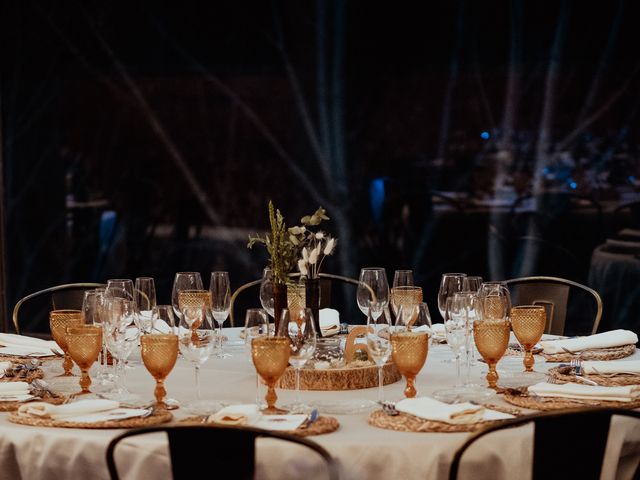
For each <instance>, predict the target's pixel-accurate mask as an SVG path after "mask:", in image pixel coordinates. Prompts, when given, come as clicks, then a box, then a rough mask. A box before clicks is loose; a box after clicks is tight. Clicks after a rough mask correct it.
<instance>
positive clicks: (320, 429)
mask: <svg viewBox="0 0 640 480" xmlns="http://www.w3.org/2000/svg"><path fill="white" fill-rule="evenodd" d="M207 418H208V417H207V416H202V415H200V416H196V417H188V418H184V419H182V420H179V421H178V422H177V423H179V424H181V425H185V424H186V425H218V424H217V423H215V422H208V421H207ZM222 426H224V425H222ZM339 427H340V422H338V419H337V418H335V417H328V416H324V415H321V416H319V417H318V419H317V420H316V421H315V422H313V423H312V424H311V425H310V426H308V427H307V428H296V429H295V430H287V431H283V432H282V433H288V434H291V435H297V436H298V437H309V436H312V435H323V434H325V433H331V432H335V431H336V430H337V429H338V428H339Z"/></svg>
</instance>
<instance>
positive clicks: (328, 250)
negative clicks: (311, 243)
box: [322, 238, 336, 255]
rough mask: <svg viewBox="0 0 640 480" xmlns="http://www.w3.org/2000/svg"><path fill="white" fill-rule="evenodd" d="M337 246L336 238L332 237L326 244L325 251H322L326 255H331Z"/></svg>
mask: <svg viewBox="0 0 640 480" xmlns="http://www.w3.org/2000/svg"><path fill="white" fill-rule="evenodd" d="M335 246H336V239H335V238H330V239H329V241H328V242H327V244H326V245H325V247H324V251H323V252H322V253H324V254H325V255H331V254H332V253H333V249H334V248H335Z"/></svg>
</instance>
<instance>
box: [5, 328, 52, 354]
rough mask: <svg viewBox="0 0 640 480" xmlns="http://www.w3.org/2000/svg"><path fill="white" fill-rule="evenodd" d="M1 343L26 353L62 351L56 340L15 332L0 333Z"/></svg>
mask: <svg viewBox="0 0 640 480" xmlns="http://www.w3.org/2000/svg"><path fill="white" fill-rule="evenodd" d="M0 345H3V346H4V347H8V348H12V349H16V351H22V352H26V353H44V354H47V355H52V354H53V353H52V352H51V350H55V351H57V352H59V353H62V351H61V350H60V347H58V344H57V343H56V342H53V341H51V340H42V339H41V338H34V337H26V336H24V335H15V334H13V333H0Z"/></svg>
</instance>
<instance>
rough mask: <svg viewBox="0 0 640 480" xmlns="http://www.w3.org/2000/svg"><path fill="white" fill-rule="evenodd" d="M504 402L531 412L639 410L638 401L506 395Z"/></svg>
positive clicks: (639, 404)
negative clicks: (585, 409) (608, 409)
mask: <svg viewBox="0 0 640 480" xmlns="http://www.w3.org/2000/svg"><path fill="white" fill-rule="evenodd" d="M503 398H504V400H505V401H506V402H508V403H510V404H511V405H516V406H518V407H522V408H528V409H531V410H562V409H566V408H581V407H582V408H584V407H607V408H628V409H635V408H640V400H635V401H632V402H606V401H601V400H578V399H573V398H553V397H537V396H529V395H513V394H509V393H506V394H504V396H503Z"/></svg>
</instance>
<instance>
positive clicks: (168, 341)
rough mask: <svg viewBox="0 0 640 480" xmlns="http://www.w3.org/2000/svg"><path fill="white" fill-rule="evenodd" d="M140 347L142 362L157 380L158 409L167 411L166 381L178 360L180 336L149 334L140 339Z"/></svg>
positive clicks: (155, 392)
mask: <svg viewBox="0 0 640 480" xmlns="http://www.w3.org/2000/svg"><path fill="white" fill-rule="evenodd" d="M140 346H141V356H142V362H143V363H144V366H145V367H146V368H147V370H148V371H149V373H150V374H151V376H152V377H153V378H155V379H156V388H155V390H154V394H155V396H156V408H157V409H159V410H167V404H166V403H165V398H166V396H167V390H166V389H165V388H164V381H165V379H166V378H167V376H168V375H169V373H171V370H173V367H174V365H175V364H176V360H177V359H178V336H177V335H174V334H173V333H158V334H156V333H153V334H151V333H149V334H146V335H143V336H142V337H140Z"/></svg>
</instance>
